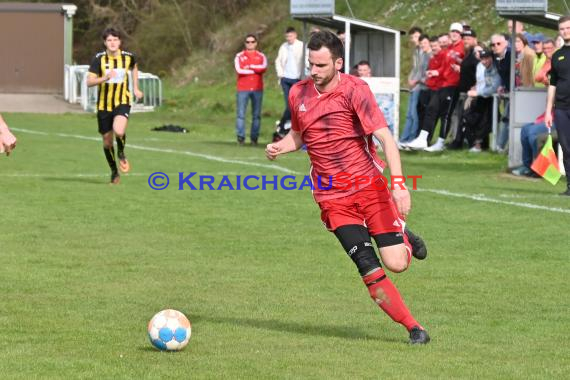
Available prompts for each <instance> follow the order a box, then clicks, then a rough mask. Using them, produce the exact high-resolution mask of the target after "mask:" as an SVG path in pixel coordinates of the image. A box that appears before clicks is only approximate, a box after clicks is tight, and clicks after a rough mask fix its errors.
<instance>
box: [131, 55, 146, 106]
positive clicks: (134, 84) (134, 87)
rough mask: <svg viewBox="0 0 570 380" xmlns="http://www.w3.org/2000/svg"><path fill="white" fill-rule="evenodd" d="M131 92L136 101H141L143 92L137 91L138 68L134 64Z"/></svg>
mask: <svg viewBox="0 0 570 380" xmlns="http://www.w3.org/2000/svg"><path fill="white" fill-rule="evenodd" d="M133 91H134V93H135V97H136V98H137V99H142V97H143V96H144V94H143V92H142V91H141V90H140V89H139V67H138V65H137V64H136V63H135V65H134V66H133Z"/></svg>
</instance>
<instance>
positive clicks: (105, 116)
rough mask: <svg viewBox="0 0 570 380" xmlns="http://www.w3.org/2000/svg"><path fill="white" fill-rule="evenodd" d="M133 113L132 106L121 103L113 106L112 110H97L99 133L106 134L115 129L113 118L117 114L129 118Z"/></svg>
mask: <svg viewBox="0 0 570 380" xmlns="http://www.w3.org/2000/svg"><path fill="white" fill-rule="evenodd" d="M130 113H131V106H129V105H127V104H121V105H118V106H117V107H115V108H113V110H112V111H97V123H98V124H99V133H100V134H102V135H104V134H105V133H107V132H111V131H112V130H113V120H115V116H124V117H126V118H127V119H128V118H129V114H130Z"/></svg>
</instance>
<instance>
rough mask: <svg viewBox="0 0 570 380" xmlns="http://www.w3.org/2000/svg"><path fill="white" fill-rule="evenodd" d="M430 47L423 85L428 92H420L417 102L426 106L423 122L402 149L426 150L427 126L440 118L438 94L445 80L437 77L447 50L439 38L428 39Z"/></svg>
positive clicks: (445, 59) (428, 131) (445, 58)
mask: <svg viewBox="0 0 570 380" xmlns="http://www.w3.org/2000/svg"><path fill="white" fill-rule="evenodd" d="M430 47H431V52H432V56H431V58H430V60H429V62H428V69H427V71H426V74H425V78H426V79H425V85H426V87H427V88H428V92H427V93H426V92H422V93H421V94H420V100H419V103H420V104H421V105H422V106H423V104H426V107H425V116H424V115H421V118H422V119H423V120H422V124H421V125H420V127H421V130H420V133H419V136H418V137H416V138H415V139H414V140H412V141H411V142H409V143H403V144H402V147H403V148H404V149H424V148H426V147H427V145H428V144H427V142H428V138H429V134H430V127H429V126H431V125H432V123H435V122H436V121H437V118H439V117H440V115H439V113H438V109H439V100H440V98H439V94H440V91H441V88H442V83H443V81H444V79H445V78H444V77H443V76H442V75H439V73H440V72H443V70H442V69H443V67H444V66H445V64H446V61H447V50H444V49H442V48H441V38H438V37H432V38H430ZM428 125H429V126H428ZM432 132H433V131H432Z"/></svg>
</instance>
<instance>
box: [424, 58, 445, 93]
mask: <svg viewBox="0 0 570 380" xmlns="http://www.w3.org/2000/svg"><path fill="white" fill-rule="evenodd" d="M446 57H447V50H443V49H442V50H441V51H440V52H439V53H437V54H435V55H433V56H432V57H431V58H430V60H429V62H428V70H437V72H438V73H439V75H438V76H435V77H428V78H426V86H427V87H428V88H429V89H430V90H433V91H436V90H439V89H440V88H441V84H442V82H443V78H442V76H441V73H442V72H443V66H444V65H445V61H446V59H447V58H446Z"/></svg>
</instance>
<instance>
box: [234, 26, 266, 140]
mask: <svg viewBox="0 0 570 380" xmlns="http://www.w3.org/2000/svg"><path fill="white" fill-rule="evenodd" d="M234 66H235V70H236V73H237V120H236V135H237V141H238V144H240V145H243V144H244V143H245V111H246V109H247V101H248V99H251V107H252V110H251V115H252V120H251V131H250V134H249V138H250V139H251V144H252V145H257V138H258V137H259V129H260V127H261V103H262V101H263V73H265V70H267V58H266V57H265V55H264V54H263V53H262V52H260V51H258V50H257V37H256V36H255V35H254V34H248V35H247V36H246V37H245V49H244V50H242V51H241V52H239V53H237V54H236V57H235V59H234Z"/></svg>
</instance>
